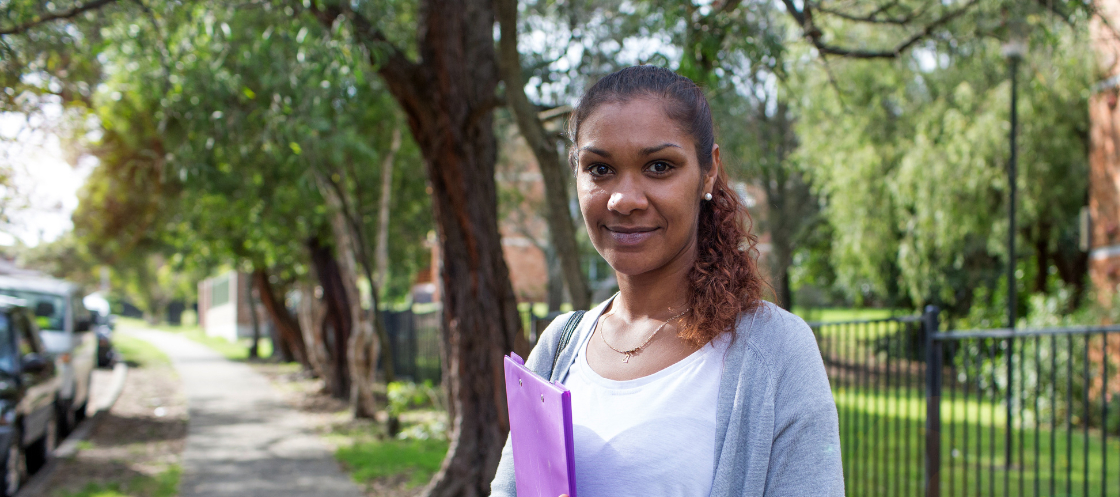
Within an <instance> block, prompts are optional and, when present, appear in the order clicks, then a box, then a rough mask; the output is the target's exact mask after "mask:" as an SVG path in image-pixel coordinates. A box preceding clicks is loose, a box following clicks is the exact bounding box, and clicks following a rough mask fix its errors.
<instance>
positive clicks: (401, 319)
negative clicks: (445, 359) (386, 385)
mask: <svg viewBox="0 0 1120 497" xmlns="http://www.w3.org/2000/svg"><path fill="white" fill-rule="evenodd" d="M382 315H383V316H384V319H385V331H386V333H387V334H388V335H389V346H390V347H392V349H393V372H394V373H395V374H396V377H397V379H398V380H405V381H415V382H417V383H421V382H424V381H431V382H432V383H435V384H438V383H439V382H440V377H441V376H442V370H441V368H440V351H439V343H440V328H439V327H440V319H441V317H440V311H439V310H430V311H428V312H421V313H414V312H412V311H411V310H406V311H385V312H383V313H382Z"/></svg>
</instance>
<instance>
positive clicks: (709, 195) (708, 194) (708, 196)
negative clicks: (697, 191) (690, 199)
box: [704, 193, 712, 200]
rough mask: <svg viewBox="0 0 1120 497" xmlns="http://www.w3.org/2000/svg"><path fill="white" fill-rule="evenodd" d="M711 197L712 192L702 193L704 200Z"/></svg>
mask: <svg viewBox="0 0 1120 497" xmlns="http://www.w3.org/2000/svg"><path fill="white" fill-rule="evenodd" d="M711 199H712V194H711V193H705V194H704V200H711Z"/></svg>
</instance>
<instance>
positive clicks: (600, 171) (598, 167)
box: [587, 164, 611, 177]
mask: <svg viewBox="0 0 1120 497" xmlns="http://www.w3.org/2000/svg"><path fill="white" fill-rule="evenodd" d="M587 172H588V174H590V175H592V176H594V177H600V176H606V175H608V174H610V173H611V167H610V166H608V165H606V164H592V165H591V166H589V167H588V168H587Z"/></svg>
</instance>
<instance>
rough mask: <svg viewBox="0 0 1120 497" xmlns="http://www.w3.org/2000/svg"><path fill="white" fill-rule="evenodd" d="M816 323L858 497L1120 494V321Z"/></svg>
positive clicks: (851, 486)
mask: <svg viewBox="0 0 1120 497" xmlns="http://www.w3.org/2000/svg"><path fill="white" fill-rule="evenodd" d="M811 326H812V327H813V329H814V332H815V333H816V336H817V340H818V344H819V345H820V348H821V354H822V356H823V357H824V361H825V365H826V368H827V370H828V373H829V377H830V381H831V383H832V389H833V394H834V396H835V398H836V404H837V411H838V414H839V417H840V433H841V453H842V456H843V460H844V473H845V479H846V486H847V490H848V494H849V495H876V496H878V495H927V496H940V495H1036V496H1037V495H1085V496H1089V495H1093V496H1095V495H1102V496H1107V495H1113V496H1120V395H1117V394H1118V393H1120V388H1118V387H1120V368H1118V366H1120V326H1111V327H1107V326H1106V327H1067V328H1048V329H1021V330H1014V331H1013V330H1009V329H995V330H975V331H972V330H970V331H949V332H940V331H939V323H938V314H937V311H936V309H929V310H927V312H926V313H925V314H923V315H922V316H920V317H906V318H894V319H883V320H874V321H854V322H844V323H814V324H812V325H811ZM927 330H932V331H933V332H932V333H929V332H927Z"/></svg>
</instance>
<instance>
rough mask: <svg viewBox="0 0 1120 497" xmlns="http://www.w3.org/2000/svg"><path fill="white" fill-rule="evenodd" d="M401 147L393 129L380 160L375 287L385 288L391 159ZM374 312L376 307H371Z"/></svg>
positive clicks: (399, 137)
mask: <svg viewBox="0 0 1120 497" xmlns="http://www.w3.org/2000/svg"><path fill="white" fill-rule="evenodd" d="M400 148H401V130H400V128H395V129H393V143H392V145H390V146H389V153H388V154H386V155H385V160H383V161H381V198H380V199H379V205H378V212H377V248H376V249H374V252H373V259H374V264H375V266H376V267H377V270H376V272H375V274H377V281H376V283H377V286H376V287H375V288H377V289H378V290H380V289H382V288H385V282H386V281H387V278H388V277H389V210H390V207H391V206H392V202H391V200H392V198H393V159H394V158H395V157H396V155H397V151H398V150H400ZM373 310H374V311H375V312H376V311H377V309H373Z"/></svg>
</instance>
